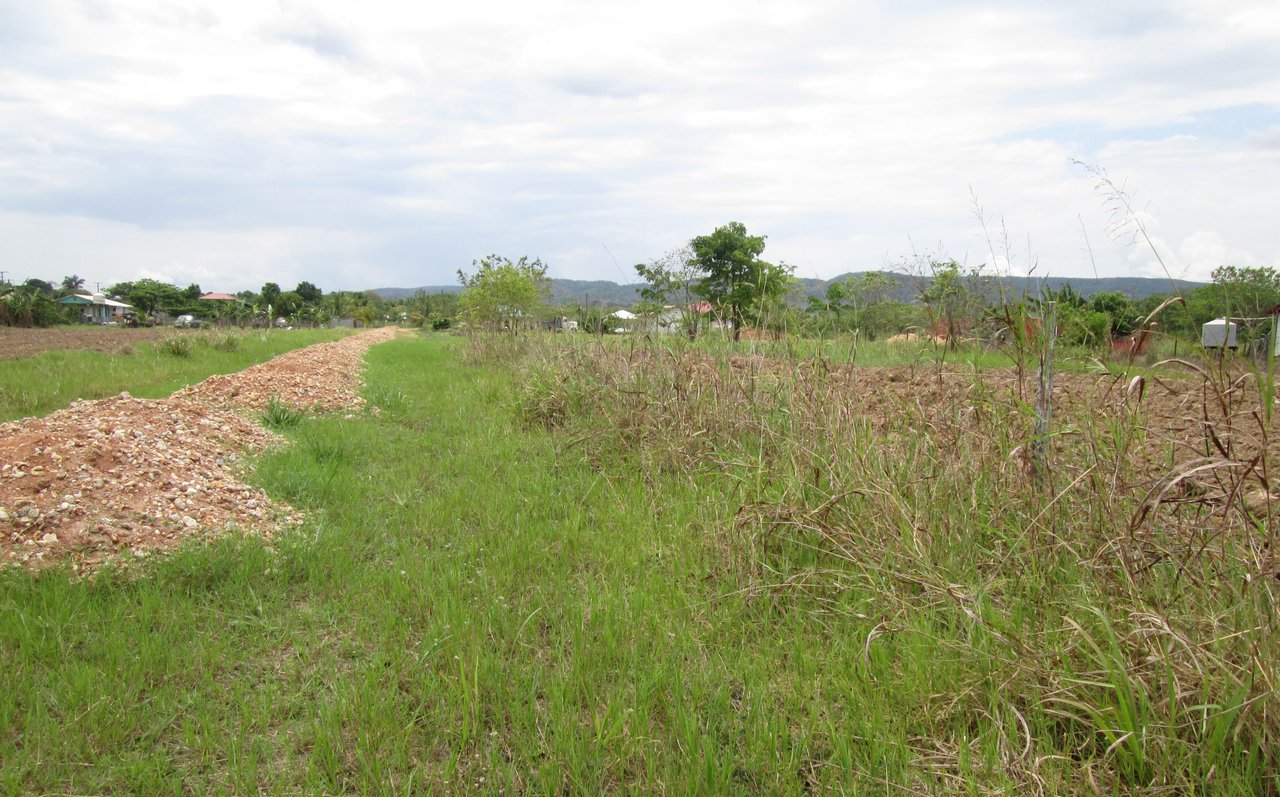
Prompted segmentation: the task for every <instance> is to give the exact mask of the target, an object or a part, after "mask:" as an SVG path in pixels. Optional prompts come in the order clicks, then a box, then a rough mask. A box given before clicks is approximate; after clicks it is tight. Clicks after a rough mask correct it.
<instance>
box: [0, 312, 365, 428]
mask: <svg viewBox="0 0 1280 797" xmlns="http://www.w3.org/2000/svg"><path fill="white" fill-rule="evenodd" d="M347 334H350V332H349V331H347V330H325V329H306V330H302V329H298V330H290V331H288V332H280V331H276V330H267V331H262V330H259V331H252V332H243V333H241V332H234V331H232V332H216V331H208V332H179V333H175V334H174V335H172V336H171V337H169V338H166V339H165V340H163V341H160V342H158V343H145V344H141V345H139V346H137V347H136V348H135V349H133V350H132V351H131V352H128V353H119V354H105V353H103V352H96V351H88V350H63V351H49V352H44V353H42V354H38V355H36V356H34V357H25V358H22V359H18V360H0V422H3V421H7V420H12V419H14V418H23V417H28V416H41V415H47V414H49V413H50V412H53V411H54V410H58V409H62V408H63V407H65V406H67V405H68V404H70V403H71V402H72V401H75V400H76V399H96V398H105V397H107V396H114V395H116V394H118V393H120V392H121V391H128V392H129V393H131V394H132V395H134V396H136V397H138V398H161V397H163V396H167V395H169V394H170V393H172V392H173V391H175V390H177V389H179V388H181V387H183V386H185V385H189V384H195V383H196V382H199V381H201V380H202V379H204V378H206V377H208V376H210V375H212V374H226V373H232V372H235V371H240V370H243V369H245V368H248V367H249V366H251V365H254V364H256V363H260V362H263V361H265V360H269V359H271V358H272V357H275V356H276V355H278V354H283V353H284V352H286V351H291V350H293V349H298V348H302V347H303V346H310V345H311V344H313V343H321V342H324V341H330V340H337V339H339V338H341V337H343V336H345V335H347Z"/></svg>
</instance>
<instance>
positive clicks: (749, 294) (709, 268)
mask: <svg viewBox="0 0 1280 797" xmlns="http://www.w3.org/2000/svg"><path fill="white" fill-rule="evenodd" d="M689 248H690V249H691V250H693V256H692V258H691V259H690V260H689V264H690V265H691V266H693V267H694V268H695V269H697V271H698V273H699V274H701V275H702V276H701V277H700V278H699V279H698V281H697V282H696V283H695V286H694V293H696V294H697V295H698V296H701V297H702V298H704V299H706V300H707V301H708V302H710V303H711V305H712V306H713V307H714V308H716V310H717V312H719V313H720V315H721V316H722V317H723V318H727V319H729V323H730V324H731V326H732V327H733V339H734V340H738V339H739V338H740V337H741V335H742V327H743V325H744V324H745V323H747V322H748V321H758V320H759V318H760V315H761V313H762V311H763V310H764V309H765V308H766V307H768V306H769V305H770V304H771V303H774V302H777V301H779V300H780V299H781V298H782V297H783V296H784V295H786V292H787V285H788V283H789V282H790V280H791V269H789V268H788V267H786V266H784V265H777V266H775V265H773V264H772V263H766V262H765V261H763V260H761V259H760V255H761V254H763V253H764V236H763V235H748V234H747V228H746V226H745V225H744V224H742V223H741V222H737V221H731V222H729V223H728V224H726V225H724V226H723V227H718V228H717V229H716V231H715V232H713V233H711V234H710V235H699V236H698V237H696V238H694V239H693V240H692V241H690V242H689Z"/></svg>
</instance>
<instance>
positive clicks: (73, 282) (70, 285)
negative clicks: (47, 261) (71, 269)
mask: <svg viewBox="0 0 1280 797" xmlns="http://www.w3.org/2000/svg"><path fill="white" fill-rule="evenodd" d="M83 287H84V277H81V276H80V275H78V274H72V275H71V276H69V277H63V278H62V290H63V292H65V293H75V292H76V291H78V290H80V289H81V288H83Z"/></svg>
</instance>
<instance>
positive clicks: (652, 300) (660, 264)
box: [635, 246, 702, 338]
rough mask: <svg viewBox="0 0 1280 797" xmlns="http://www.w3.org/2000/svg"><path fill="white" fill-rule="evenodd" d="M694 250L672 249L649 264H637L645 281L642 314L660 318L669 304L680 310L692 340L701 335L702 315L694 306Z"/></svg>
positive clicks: (687, 248) (681, 319)
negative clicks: (659, 315)
mask: <svg viewBox="0 0 1280 797" xmlns="http://www.w3.org/2000/svg"><path fill="white" fill-rule="evenodd" d="M692 261H693V250H692V249H690V248H689V247H688V246H684V247H681V248H680V249H673V250H671V251H670V252H667V253H666V254H665V255H663V256H662V257H661V258H658V259H657V260H652V261H650V262H649V263H648V264H645V263H636V265H635V269H636V273H637V274H639V275H640V278H641V279H643V280H644V281H645V285H644V287H642V288H641V289H640V306H639V307H638V308H637V309H638V310H639V311H640V312H641V313H652V314H654V317H657V316H658V314H659V313H661V312H662V310H663V308H665V307H666V306H667V305H669V304H674V305H675V306H676V307H678V308H680V321H681V325H682V327H683V329H684V331H685V333H686V334H687V335H688V336H689V337H691V338H692V337H696V336H697V334H698V321H699V319H700V318H701V317H702V314H701V313H699V312H697V310H696V309H695V308H694V307H693V288H694V280H695V279H697V277H698V270H697V268H696V267H695V266H694V265H692Z"/></svg>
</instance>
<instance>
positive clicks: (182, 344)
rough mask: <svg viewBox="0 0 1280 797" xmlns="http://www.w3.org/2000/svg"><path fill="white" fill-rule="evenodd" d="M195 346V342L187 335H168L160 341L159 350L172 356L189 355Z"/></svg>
mask: <svg viewBox="0 0 1280 797" xmlns="http://www.w3.org/2000/svg"><path fill="white" fill-rule="evenodd" d="M195 348H196V347H195V343H193V342H192V340H191V338H190V337H189V336H187V335H170V336H169V337H167V338H165V339H164V340H162V341H160V350H161V351H163V352H164V353H165V354H170V355H172V356H174V357H184V358H185V357H190V356H191V353H192V352H193V351H195Z"/></svg>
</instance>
